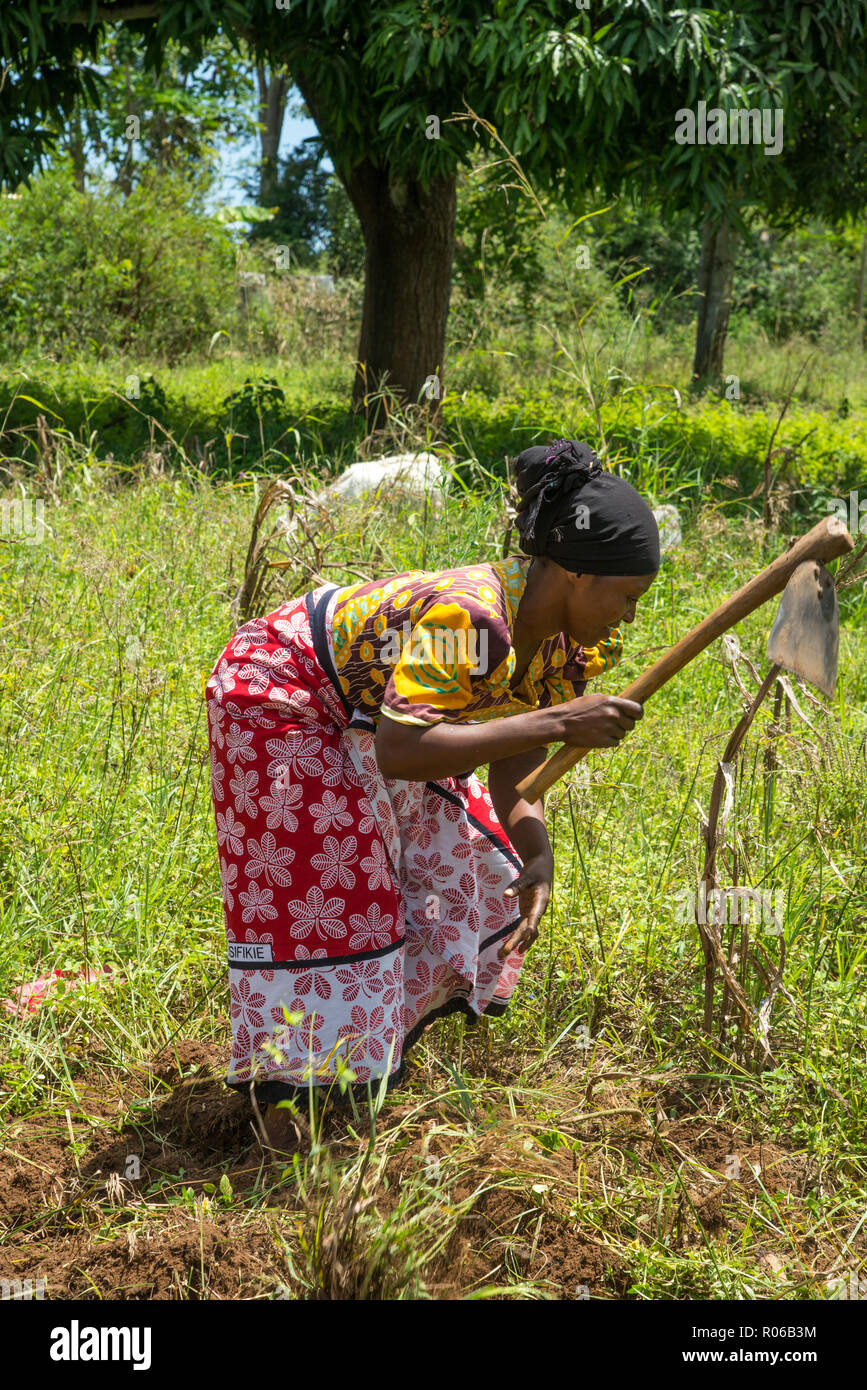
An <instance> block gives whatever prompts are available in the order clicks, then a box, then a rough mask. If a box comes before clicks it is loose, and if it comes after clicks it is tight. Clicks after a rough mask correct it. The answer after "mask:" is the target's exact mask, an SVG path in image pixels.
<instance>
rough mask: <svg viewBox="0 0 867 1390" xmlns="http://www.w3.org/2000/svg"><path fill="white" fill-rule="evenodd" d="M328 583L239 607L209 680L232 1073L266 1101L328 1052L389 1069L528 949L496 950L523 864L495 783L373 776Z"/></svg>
mask: <svg viewBox="0 0 867 1390" xmlns="http://www.w3.org/2000/svg"><path fill="white" fill-rule="evenodd" d="M336 592H337V590H336V589H334V588H333V587H331V586H327V587H325V588H322V589H317V590H315V591H314V592H313V593H310V594H307V595H306V596H305V597H304V598H300V599H293V600H291V601H290V602H288V603H285V604H283V605H282V606H281V607H280V608H278V609H277V610H276V611H275V612H273V613H271V614H269V615H268V616H267V617H264V618H254V619H253V620H252V621H250V622H248V623H245V624H244V626H243V627H241V628H240V629H239V630H238V631H237V632H236V633H235V635H234V637H233V638H232V640H231V641H230V642H229V644H228V646H227V647H226V648H225V650H224V652H223V653H222V655H221V656H220V657H219V659H218V661H217V663H216V665H215V667H214V670H213V672H212V673H211V676H210V679H209V681H208V684H207V687H206V699H207V702H208V741H209V746H210V758H211V792H212V796H213V802H214V816H215V820H216V828H217V843H218V848H219V857H220V875H221V881H222V887H223V906H224V909H225V917H226V936H227V939H228V956H229V976H230V987H231V1011H232V1027H233V1041H234V1046H233V1050H232V1060H231V1064H230V1070H229V1076H228V1078H227V1080H228V1084H229V1085H230V1086H235V1087H239V1088H241V1087H242V1088H244V1089H247V1088H248V1087H249V1085H250V1083H251V1082H253V1083H254V1085H255V1090H256V1095H257V1099H259V1100H261V1101H263V1102H265V1101H276V1100H279V1099H282V1098H283V1097H284V1096H287V1095H290V1094H295V1093H296V1088H298V1087H304V1088H305V1089H306V1087H307V1085H308V1084H309V1081H310V1078H311V1077H312V1080H313V1084H314V1085H315V1086H317V1087H319V1086H327V1087H331V1086H333V1084H334V1081H335V1078H336V1077H337V1074H338V1069H339V1064H338V1060H337V1059H338V1057H339V1058H340V1059H341V1061H342V1063H343V1064H345V1065H346V1066H347V1067H349V1068H350V1069H351V1071H352V1073H354V1076H355V1078H356V1080H357V1081H358V1082H359V1083H365V1082H367V1081H375V1080H377V1079H378V1078H382V1076H383V1075H385V1074H386V1073H387V1074H388V1077H389V1083H388V1084H393V1083H394V1082H396V1081H397V1080H399V1079H400V1077H401V1076H402V1075H403V1073H404V1059H405V1057H406V1054H407V1051H408V1050H409V1048H410V1047H411V1046H412V1044H413V1043H414V1042H415V1041H416V1039H417V1037H418V1036H419V1034H420V1033H421V1031H422V1029H423V1028H424V1027H425V1025H426V1024H428V1023H430V1022H431V1021H432V1020H433V1019H435V1018H438V1017H442V1016H443V1015H445V1014H447V1013H452V1012H454V1011H455V1010H461V1011H463V1012H464V1014H466V1015H467V1016H468V1017H469V1018H471V1019H474V1018H476V1017H477V1016H478V1015H479V1014H482V1013H485V1014H487V1015H492V1014H500V1013H502V1012H503V1011H504V1009H505V1008H506V1006H507V1004H508V1001H509V999H510V997H511V995H512V991H513V990H514V988H515V984H516V981H517V979H518V976H519V974H520V970H521V966H522V963H523V958H522V957H521V956H520V955H519V954H518V953H516V952H513V953H512V954H511V955H510V956H509V957H508V958H507V959H506V960H505V961H500V960H499V959H498V956H497V952H498V950H499V948H500V945H501V943H502V940H503V938H504V937H506V936H507V935H508V934H509V933H510V932H511V931H512V930H514V927H515V926H516V925H517V921H518V920H519V918H518V917H517V916H516V912H517V907H516V904H515V902H514V901H513V900H510V899H508V898H505V897H504V896H503V894H504V890H505V889H506V888H507V887H508V886H509V884H510V883H512V882H514V879H515V877H516V875H517V873H518V872H519V870H520V867H521V864H520V860H519V859H518V857H517V855H516V854H515V851H514V850H513V848H512V845H511V844H510V842H509V840H508V838H507V836H506V834H505V832H504V831H503V828H502V826H501V825H500V822H499V821H498V819H497V816H496V813H495V812H494V809H493V807H492V805H491V798H490V796H489V794H488V792H487V790H486V788H485V787H484V786H483V785H482V783H481V782H480V781H479V779H478V778H477V777H476V776H475V774H474V773H473V774H469V775H467V776H465V777H447V778H444V779H443V780H442V781H439V782H402V781H397V780H393V779H391V778H386V777H383V776H382V774H381V773H380V771H379V768H378V765H377V762H376V755H375V752H374V726H373V724H372V723H371V721H370V719H369V718H368V717H367V716H366V715H360V714H359V713H358V712H357V711H353V710H351V709H350V708H349V707H348V706H347V705H346V703H345V701H344V699H343V695H342V693H341V691H340V687H339V685H338V682H337V677H336V673H335V671H334V666H333V661H332V656H331V650H330V643H329V639H328V633H329V632H330V622H329V618H330V607H331V606H332V600H333V597H334V595H335V594H336ZM287 1015H288V1018H287ZM346 1079H347V1080H351V1078H346ZM333 1094H334V1096H335V1098H336V1097H338V1095H339V1091H338V1089H337V1088H335V1089H334V1092H333Z"/></svg>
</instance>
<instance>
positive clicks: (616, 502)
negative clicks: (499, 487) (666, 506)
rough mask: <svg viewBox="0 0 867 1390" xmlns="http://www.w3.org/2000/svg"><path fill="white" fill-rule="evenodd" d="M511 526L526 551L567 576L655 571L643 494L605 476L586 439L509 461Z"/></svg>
mask: <svg viewBox="0 0 867 1390" xmlns="http://www.w3.org/2000/svg"><path fill="white" fill-rule="evenodd" d="M515 486H516V487H517V489H518V493H519V495H520V499H521V501H520V505H519V508H518V515H517V517H516V521H515V524H516V526H517V528H518V532H519V534H520V537H521V549H522V550H523V551H524V553H525V554H526V555H547V556H548V557H549V558H550V559H552V560H554V561H556V563H557V564H558V565H562V567H563V569H567V570H571V571H572V573H573V574H630V575H631V574H642V575H644V574H655V573H656V571H657V570H658V569H659V530H658V527H657V525H656V520H655V518H654V515H653V512H652V511H651V510H650V508H649V507H648V505H647V503H646V502H645V500H644V498H643V497H641V496H640V495H639V493H637V492H636V491H635V488H634V487H632V485H631V484H630V483H628V482H627V481H626V479H625V478H620V477H618V476H617V474H616V473H609V472H608V471H606V469H604V468H603V467H602V465H601V463H600V462H599V459H598V458H597V457H596V455H595V454H594V452H593V450H592V449H591V448H590V446H589V445H588V444H585V443H584V442H583V441H582V440H580V439H560V440H558V441H557V443H556V444H554V445H550V446H548V447H545V446H543V445H534V446H533V447H532V448H530V449H525V450H524V452H523V453H522V454H519V455H518V457H517V459H516V460H515Z"/></svg>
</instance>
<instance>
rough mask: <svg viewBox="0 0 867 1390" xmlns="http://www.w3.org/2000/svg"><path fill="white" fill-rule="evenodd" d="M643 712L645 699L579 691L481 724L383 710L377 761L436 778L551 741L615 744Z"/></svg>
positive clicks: (399, 772) (392, 770) (398, 773)
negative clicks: (415, 718) (404, 720)
mask: <svg viewBox="0 0 867 1390" xmlns="http://www.w3.org/2000/svg"><path fill="white" fill-rule="evenodd" d="M643 713H644V711H643V709H642V707H641V705H637V704H635V702H634V701H633V700H622V699H621V698H620V697H619V696H618V695H580V696H579V697H578V699H577V700H567V701H566V702H565V703H564V704H562V705H553V706H552V707H551V708H550V709H536V710H528V711H527V713H526V714H509V715H505V716H503V718H501V719H491V720H488V721H487V723H482V724H446V723H439V724H425V725H421V724H401V723H400V722H399V721H398V720H396V719H390V718H389V717H388V715H386V714H383V715H382V717H381V719H380V721H379V727H378V728H377V731H376V761H377V762H378V764H379V770H380V772H381V773H382V775H383V776H384V777H395V778H398V779H399V780H400V781H405V782H431V781H432V782H435V781H438V780H439V778H441V777H457V776H458V775H459V774H460V773H462V772H467V771H469V770H470V768H475V767H480V766H481V765H482V763H495V762H497V761H498V760H499V759H500V758H514V757H515V756H516V755H520V754H523V753H531V752H533V751H534V750H539V749H540V748H541V749H544V748H545V747H546V746H547V745H548V744H549V743H560V742H563V743H569V744H572V745H573V746H574V747H577V748H613V747H614V746H615V745H616V744H617V743H619V742H620V740H621V739H622V738H623V735H624V734H626V733H628V732H629V730H630V729H633V728H634V727H635V721H636V720H637V719H640V718H641V716H642V714H643ZM537 765H538V764H534V766H537ZM498 814H499V812H498Z"/></svg>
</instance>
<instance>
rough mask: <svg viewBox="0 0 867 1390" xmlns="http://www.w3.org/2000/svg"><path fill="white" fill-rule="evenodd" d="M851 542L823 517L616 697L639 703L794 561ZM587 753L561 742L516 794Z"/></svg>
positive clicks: (536, 788)
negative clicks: (559, 747) (562, 744)
mask: <svg viewBox="0 0 867 1390" xmlns="http://www.w3.org/2000/svg"><path fill="white" fill-rule="evenodd" d="M853 545H854V541H853V540H852V537H851V536H850V535H849V532H848V531H847V530H846V527H845V526H844V524H843V522H842V521H840V519H839V517H836V516H827V517H825V518H824V520H822V521H820V522H819V524H818V525H817V526H814V527H813V529H812V531H808V532H807V534H806V536H801V538H800V540H797V541H795V542H794V543H793V544H792V545H791V546H790V547H789V549H788V550H787V551H786V552H785V554H783V555H779V556H778V557H777V559H776V560H774V562H773V564H770V565H768V567H767V569H764V570H762V572H761V574H757V575H756V577H755V579H751V580H750V581H749V583H748V584H744V586H743V588H741V589H738V591H737V593H736V594H732V596H731V598H728V599H726V601H725V603H721V604H720V606H719V608H715V609H714V611H713V613H711V614H710V615H709V616H708V617H707V618H703V619H702V621H701V622H700V623H699V624H698V626H697V627H694V628H693V629H692V631H691V632H688V633H687V634H686V636H685V637H681V639H680V641H679V642H678V643H677V644H676V645H675V646H673V647H672V648H671V649H670V651H667V652H666V653H665V655H664V656H661V657H660V658H659V660H658V661H654V663H653V665H652V666H648V668H647V670H646V671H642V673H641V675H640V676H639V677H638V679H637V680H635V681H633V682H632V684H631V685H630V686H627V688H626V690H624V691H623V693H622V698H623V699H624V700H634V701H635V702H636V704H643V703H644V701H645V700H646V699H647V698H648V696H650V695H655V694H656V692H657V690H659V689H660V688H661V687H662V686H663V685H665V683H666V681H670V680H671V678H672V676H675V675H677V672H678V671H682V670H683V668H684V666H686V665H687V664H688V663H689V662H690V661H692V659H693V657H696V656H698V654H699V652H703V651H704V649H705V647H708V646H710V644H711V642H712V641H713V640H714V638H715V637H719V636H721V634H722V633H724V632H728V630H729V628H732V627H734V625H735V623H739V622H740V621H741V619H742V618H746V617H748V616H749V614H750V613H754V612H755V610H756V609H757V608H761V606H762V604H763V603H767V601H768V599H770V598H774V597H775V595H776V594H781V593H782V592H783V590H784V589H785V587H786V585H787V584H788V582H789V580H790V579H791V577H792V575H793V574H794V572H795V570H796V569H797V568H798V565H801V564H803V563H804V561H805V560H834V559H836V557H837V556H838V555H845V554H846V553H847V551H849V550H851V549H852V547H853ZM589 752H590V749H589V748H572V747H570V746H569V745H568V744H567V745H566V746H564V747H563V748H561V749H560V750H559V751H558V752H556V753H552V754H551V756H550V758H547V759H546V761H545V762H544V763H543V764H542V766H541V767H539V768H537V769H536V771H535V772H534V773H533V774H532V775H531V776H530V777H525V778H524V780H523V782H519V783H518V788H517V790H518V792H519V794H520V795H521V796H522V797H523V798H524V800H525V801H538V800H539V799H540V797H543V796H544V795H545V793H546V792H547V791H549V790H550V788H551V787H553V785H554V783H555V782H557V781H559V779H560V778H561V777H562V776H563V774H564V773H565V772H568V771H569V768H570V767H574V765H575V763H577V762H580V761H581V759H582V758H584V757H586V756H587V754H588V753H589Z"/></svg>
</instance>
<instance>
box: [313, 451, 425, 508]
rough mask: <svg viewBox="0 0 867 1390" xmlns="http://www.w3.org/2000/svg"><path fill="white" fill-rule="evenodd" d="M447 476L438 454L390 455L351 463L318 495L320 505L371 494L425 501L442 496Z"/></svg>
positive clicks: (349, 500) (356, 498) (355, 500)
mask: <svg viewBox="0 0 867 1390" xmlns="http://www.w3.org/2000/svg"><path fill="white" fill-rule="evenodd" d="M443 477H444V474H443V470H442V468H441V467H440V464H439V460H438V458H437V456H436V454H424V453H422V454H389V455H388V456H387V457H385V458H378V459H365V460H362V461H360V462H358V463H351V464H350V465H349V467H348V468H347V469H346V471H345V472H344V473H341V475H340V477H339V478H336V479H335V480H334V482H333V483H329V484H328V487H326V488H325V489H324V490H323V491H322V492H320V493H318V494H317V498H316V500H317V501H318V502H321V501H326V500H327V499H328V498H329V497H340V498H342V499H343V501H346V502H357V501H360V500H361V499H362V498H365V497H370V495H371V494H376V493H379V494H380V496H383V497H388V496H390V495H391V494H392V493H393V492H400V493H410V494H411V495H413V496H415V497H418V498H420V499H422V500H423V499H424V497H425V495H430V494H437V493H439V490H440V486H441V484H442V480H443Z"/></svg>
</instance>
